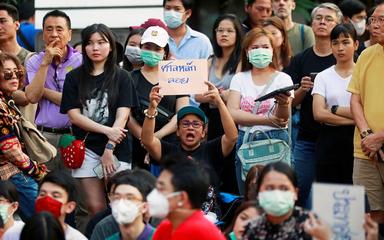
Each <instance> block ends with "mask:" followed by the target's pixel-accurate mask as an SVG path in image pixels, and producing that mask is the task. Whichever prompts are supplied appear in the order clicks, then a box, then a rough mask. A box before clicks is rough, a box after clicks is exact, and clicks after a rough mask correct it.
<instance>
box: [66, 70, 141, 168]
mask: <svg viewBox="0 0 384 240" xmlns="http://www.w3.org/2000/svg"><path fill="white" fill-rule="evenodd" d="M80 77H81V75H80V70H79V69H75V70H73V71H71V72H69V73H68V74H67V76H66V79H65V83H64V91H63V97H62V100H61V107H60V112H61V113H67V112H68V111H69V110H71V109H75V108H78V109H80V110H81V113H82V114H83V115H84V116H86V117H88V118H89V119H91V120H93V121H95V122H97V123H99V124H102V125H104V126H109V127H111V126H112V125H113V123H114V122H115V119H116V110H117V108H119V107H129V108H132V107H136V106H138V104H139V103H138V100H137V96H136V91H135V88H134V86H133V82H132V78H131V77H130V75H129V73H128V72H127V71H125V70H121V69H119V70H118V72H117V74H116V77H115V81H118V82H119V92H118V98H117V102H116V104H115V105H114V106H112V107H111V106H108V93H107V91H103V92H102V91H101V88H102V86H103V83H104V81H105V74H104V73H102V74H100V75H97V76H88V79H87V81H90V83H91V84H90V87H89V89H90V90H89V92H90V94H89V99H88V100H86V103H85V104H84V105H82V104H81V103H80V100H79V86H78V85H79V81H78V80H79V78H80ZM72 128H73V134H74V135H75V136H76V138H77V139H81V140H83V139H84V138H85V136H86V133H87V132H86V131H84V130H83V129H81V128H79V127H77V126H75V125H73V126H72ZM126 141H127V138H125V139H124V141H123V142H121V143H120V144H119V145H117V146H116V150H115V152H114V153H115V155H116V156H117V158H118V159H119V160H120V161H124V162H130V154H131V153H130V149H129V148H127V147H126V146H127V143H126ZM107 142H108V138H107V136H106V135H104V134H100V133H94V132H90V133H89V134H88V136H87V138H86V140H85V146H86V147H87V148H89V149H90V150H92V151H93V152H95V153H96V154H98V155H99V156H101V155H102V154H103V152H104V149H105V144H106V143H107Z"/></svg>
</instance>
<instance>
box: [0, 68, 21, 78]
mask: <svg viewBox="0 0 384 240" xmlns="http://www.w3.org/2000/svg"><path fill="white" fill-rule="evenodd" d="M13 73H15V75H16V77H17V78H18V79H21V78H23V76H24V73H23V70H21V69H15V70H4V71H3V75H4V79H5V80H11V79H12V78H13Z"/></svg>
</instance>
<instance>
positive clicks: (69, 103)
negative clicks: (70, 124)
mask: <svg viewBox="0 0 384 240" xmlns="http://www.w3.org/2000/svg"><path fill="white" fill-rule="evenodd" d="M76 73H78V71H77V70H76V69H75V70H73V71H70V72H69V73H68V74H67V75H66V77H65V81H64V87H63V95H62V97H61V105H60V113H62V114H66V113H67V112H68V111H69V110H71V109H75V108H79V109H81V108H82V105H81V103H80V100H79V88H78V78H79V74H76ZM76 75H77V77H76Z"/></svg>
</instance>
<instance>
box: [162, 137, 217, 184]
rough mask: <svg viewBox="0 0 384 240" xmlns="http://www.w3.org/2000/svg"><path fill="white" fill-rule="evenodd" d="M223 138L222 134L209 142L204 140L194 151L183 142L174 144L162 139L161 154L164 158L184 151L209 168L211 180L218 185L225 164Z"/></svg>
mask: <svg viewBox="0 0 384 240" xmlns="http://www.w3.org/2000/svg"><path fill="white" fill-rule="evenodd" d="M221 138H222V136H220V137H217V138H215V139H212V140H210V141H207V142H202V143H201V144H200V146H199V147H198V148H197V149H195V150H193V151H186V150H184V149H183V148H182V146H181V144H174V143H170V142H167V141H163V140H161V156H162V158H163V157H165V156H167V155H170V154H174V153H182V154H185V156H187V157H192V158H193V159H195V160H196V161H198V162H201V163H203V164H205V166H207V167H208V168H209V171H210V177H211V182H212V184H213V185H215V186H217V185H218V176H220V173H221V171H222V166H223V165H224V156H223V150H222V147H221Z"/></svg>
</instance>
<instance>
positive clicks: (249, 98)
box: [230, 71, 294, 132]
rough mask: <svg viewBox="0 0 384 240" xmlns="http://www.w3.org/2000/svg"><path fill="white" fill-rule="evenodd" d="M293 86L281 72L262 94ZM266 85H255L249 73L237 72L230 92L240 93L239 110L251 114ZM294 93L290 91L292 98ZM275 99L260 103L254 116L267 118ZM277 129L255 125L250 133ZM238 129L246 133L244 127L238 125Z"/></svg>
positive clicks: (289, 78)
mask: <svg viewBox="0 0 384 240" xmlns="http://www.w3.org/2000/svg"><path fill="white" fill-rule="evenodd" d="M291 85H293V82H292V79H291V77H290V76H289V75H288V74H286V73H283V72H278V75H277V76H276V77H275V79H274V80H273V82H272V84H271V85H270V86H269V88H268V89H267V91H266V92H265V93H264V94H263V95H265V94H267V93H270V92H272V91H274V90H277V89H279V88H283V87H288V86H291ZM265 86H266V85H260V86H259V85H256V84H255V83H254V82H253V80H252V74H251V71H246V72H239V73H237V74H236V75H235V76H233V78H232V82H231V86H230V90H233V91H237V92H240V95H241V96H240V109H241V110H243V111H245V112H249V113H252V112H254V110H255V111H256V109H254V108H255V99H257V98H258V97H261V93H262V92H263V90H264V88H265ZM293 94H294V92H293V91H291V96H292V97H293V96H294V95H293ZM274 101H275V99H274V98H270V99H268V100H265V101H263V102H261V104H260V105H259V107H258V109H257V111H256V114H257V115H260V116H266V117H267V116H268V115H269V111H270V110H271V109H272V107H273V105H274V104H275V103H274ZM276 128H277V127H271V126H266V125H256V126H253V127H252V129H251V131H250V132H254V131H255V130H262V131H268V130H272V129H276ZM239 129H240V130H243V131H246V126H242V125H239Z"/></svg>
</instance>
